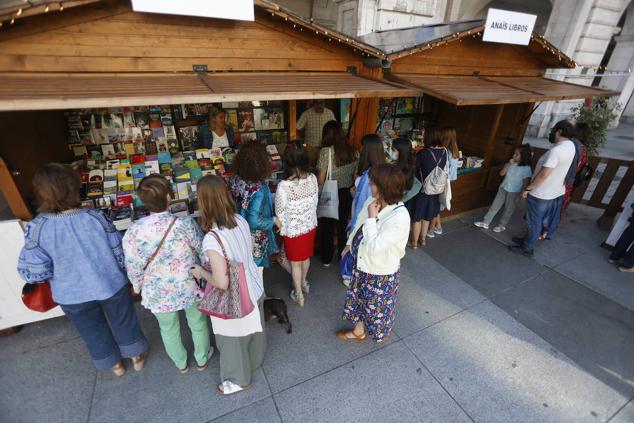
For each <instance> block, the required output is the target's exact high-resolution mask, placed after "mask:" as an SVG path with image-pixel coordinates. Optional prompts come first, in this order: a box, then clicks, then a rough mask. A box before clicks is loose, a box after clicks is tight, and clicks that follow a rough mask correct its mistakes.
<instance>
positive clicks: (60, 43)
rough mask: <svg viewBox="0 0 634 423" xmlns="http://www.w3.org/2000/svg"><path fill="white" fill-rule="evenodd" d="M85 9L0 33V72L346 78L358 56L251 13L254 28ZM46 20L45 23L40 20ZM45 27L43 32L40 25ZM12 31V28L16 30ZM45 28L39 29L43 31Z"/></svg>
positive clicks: (120, 9)
mask: <svg viewBox="0 0 634 423" xmlns="http://www.w3.org/2000/svg"><path fill="white" fill-rule="evenodd" d="M111 3H115V6H116V7H114V6H113V7H111V9H109V10H103V6H101V7H99V6H98V5H94V6H86V7H84V8H78V9H73V10H68V11H65V12H64V13H63V14H56V15H54V16H53V15H46V16H42V17H33V18H27V19H23V20H21V22H20V27H18V28H15V29H12V30H11V31H5V30H3V31H2V32H0V71H7V72H12V71H15V72H25V71H26V72H144V71H147V72H156V71H163V72H165V71H191V70H192V65H193V64H204V65H207V66H208V69H209V70H210V71H229V70H243V71H266V70H269V71H282V70H284V71H289V70H313V71H345V70H346V68H347V67H348V66H357V67H359V68H361V66H362V56H361V53H360V52H356V53H354V52H353V51H352V49H350V48H348V47H344V46H343V45H342V44H341V43H338V42H336V41H332V42H329V41H328V37H324V36H317V35H315V34H314V33H312V32H309V31H308V30H303V31H300V30H299V27H296V28H293V25H292V24H290V23H288V22H286V21H284V20H283V19H281V18H274V17H272V16H271V15H270V14H267V13H265V12H262V11H260V10H257V9H256V21H254V22H244V21H233V20H225V19H208V18H197V17H187V16H170V15H160V14H148V13H134V12H133V11H131V9H130V8H129V6H126V5H125V4H124V3H127V2H111ZM44 18H46V19H44ZM44 24H46V25H44ZM16 26H17V25H16ZM42 28H44V29H42Z"/></svg>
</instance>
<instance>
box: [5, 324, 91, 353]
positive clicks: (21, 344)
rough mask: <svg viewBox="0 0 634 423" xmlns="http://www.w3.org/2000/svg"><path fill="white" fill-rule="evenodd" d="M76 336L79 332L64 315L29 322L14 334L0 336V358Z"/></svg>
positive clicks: (75, 337)
mask: <svg viewBox="0 0 634 423" xmlns="http://www.w3.org/2000/svg"><path fill="white" fill-rule="evenodd" d="M77 338H79V333H78V332H77V330H76V329H75V327H74V326H73V324H72V323H71V322H70V321H69V320H68V319H67V318H66V317H65V316H61V317H55V318H53V319H48V320H42V321H40V322H35V323H30V324H28V325H24V326H22V329H21V330H20V332H18V333H16V334H14V335H10V336H3V337H0V359H3V358H10V357H14V356H15V355H19V354H22V353H25V352H29V351H33V350H37V349H40V348H44V347H47V346H49V345H55V344H58V343H60V342H65V341H69V340H71V339H77Z"/></svg>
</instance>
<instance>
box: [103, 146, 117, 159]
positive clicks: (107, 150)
mask: <svg viewBox="0 0 634 423" xmlns="http://www.w3.org/2000/svg"><path fill="white" fill-rule="evenodd" d="M101 152H102V153H103V157H104V158H105V159H106V160H112V159H114V157H115V155H116V153H115V150H114V144H101Z"/></svg>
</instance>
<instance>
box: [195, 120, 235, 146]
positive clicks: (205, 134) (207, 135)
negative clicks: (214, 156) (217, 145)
mask: <svg viewBox="0 0 634 423" xmlns="http://www.w3.org/2000/svg"><path fill="white" fill-rule="evenodd" d="M225 131H226V132H227V140H229V147H231V148H236V147H237V146H238V144H237V143H236V137H235V134H234V132H233V127H232V126H231V125H227V126H226V127H225ZM213 142H214V136H213V135H212V133H211V129H209V125H200V132H199V135H198V143H197V145H196V148H213Z"/></svg>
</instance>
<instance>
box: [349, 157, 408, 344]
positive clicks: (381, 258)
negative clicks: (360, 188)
mask: <svg viewBox="0 0 634 423" xmlns="http://www.w3.org/2000/svg"><path fill="white" fill-rule="evenodd" d="M405 182H406V177H405V175H404V174H403V172H402V171H401V170H400V169H399V168H398V167H396V166H394V165H390V164H381V165H377V166H374V167H372V169H371V170H370V187H371V189H372V197H371V198H369V199H368V200H367V201H366V202H365V204H364V206H363V208H362V210H361V213H360V214H359V218H358V220H357V224H356V225H355V228H354V230H353V231H352V233H351V235H350V237H349V238H348V242H347V246H346V249H345V250H344V254H346V253H348V252H350V253H351V254H352V255H353V258H354V269H353V271H352V283H351V285H350V287H349V288H348V293H347V295H346V301H345V305H344V310H343V319H344V320H348V321H350V322H352V323H354V327H353V329H352V330H345V329H344V330H340V331H338V332H337V337H338V338H339V339H343V340H355V341H363V340H364V339H365V337H366V331H367V333H368V334H369V335H370V336H372V338H373V339H374V340H375V341H376V342H383V341H385V340H386V339H387V338H388V336H389V334H390V332H391V330H392V325H393V324H394V307H395V306H396V292H397V290H398V285H399V268H400V262H401V258H403V256H404V255H405V247H406V245H407V238H408V235H409V225H410V218H409V213H408V212H407V209H406V208H405V206H404V205H403V202H402V201H401V199H402V197H403V191H404V190H405Z"/></svg>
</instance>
